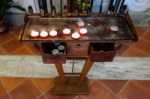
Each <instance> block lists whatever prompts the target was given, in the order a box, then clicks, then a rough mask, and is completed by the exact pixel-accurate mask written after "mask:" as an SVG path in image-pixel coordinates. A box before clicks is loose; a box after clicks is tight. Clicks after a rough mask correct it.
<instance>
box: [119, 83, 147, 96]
mask: <svg viewBox="0 0 150 99" xmlns="http://www.w3.org/2000/svg"><path fill="white" fill-rule="evenodd" d="M118 98H119V99H150V93H148V92H146V91H144V90H143V89H142V88H140V87H138V86H137V85H135V84H134V83H132V82H129V83H128V85H127V86H126V87H125V88H124V89H123V90H122V91H121V92H120V93H119V94H118Z"/></svg>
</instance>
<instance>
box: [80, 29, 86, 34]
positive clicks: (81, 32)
mask: <svg viewBox="0 0 150 99" xmlns="http://www.w3.org/2000/svg"><path fill="white" fill-rule="evenodd" d="M79 31H80V34H83V35H85V34H87V29H86V28H81V29H80V30H79Z"/></svg>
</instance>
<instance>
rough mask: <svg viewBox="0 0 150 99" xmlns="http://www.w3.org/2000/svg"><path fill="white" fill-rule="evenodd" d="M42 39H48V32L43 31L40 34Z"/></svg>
mask: <svg viewBox="0 0 150 99" xmlns="http://www.w3.org/2000/svg"><path fill="white" fill-rule="evenodd" d="M40 37H41V38H46V37H48V32H46V31H42V32H41V33H40Z"/></svg>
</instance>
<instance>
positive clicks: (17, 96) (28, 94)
mask: <svg viewBox="0 0 150 99" xmlns="http://www.w3.org/2000/svg"><path fill="white" fill-rule="evenodd" d="M40 94H41V93H40V92H39V90H38V89H37V88H36V87H35V85H34V84H33V83H32V81H31V80H27V81H25V82H24V83H23V84H22V85H20V86H19V87H17V88H15V89H14V90H13V91H11V92H10V95H11V96H12V98H13V99H36V98H37V96H39V95H40Z"/></svg>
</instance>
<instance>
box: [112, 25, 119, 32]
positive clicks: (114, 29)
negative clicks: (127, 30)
mask: <svg viewBox="0 0 150 99" xmlns="http://www.w3.org/2000/svg"><path fill="white" fill-rule="evenodd" d="M110 30H111V31H112V32H117V31H118V30H119V28H118V26H115V25H114V26H111V27H110Z"/></svg>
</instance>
